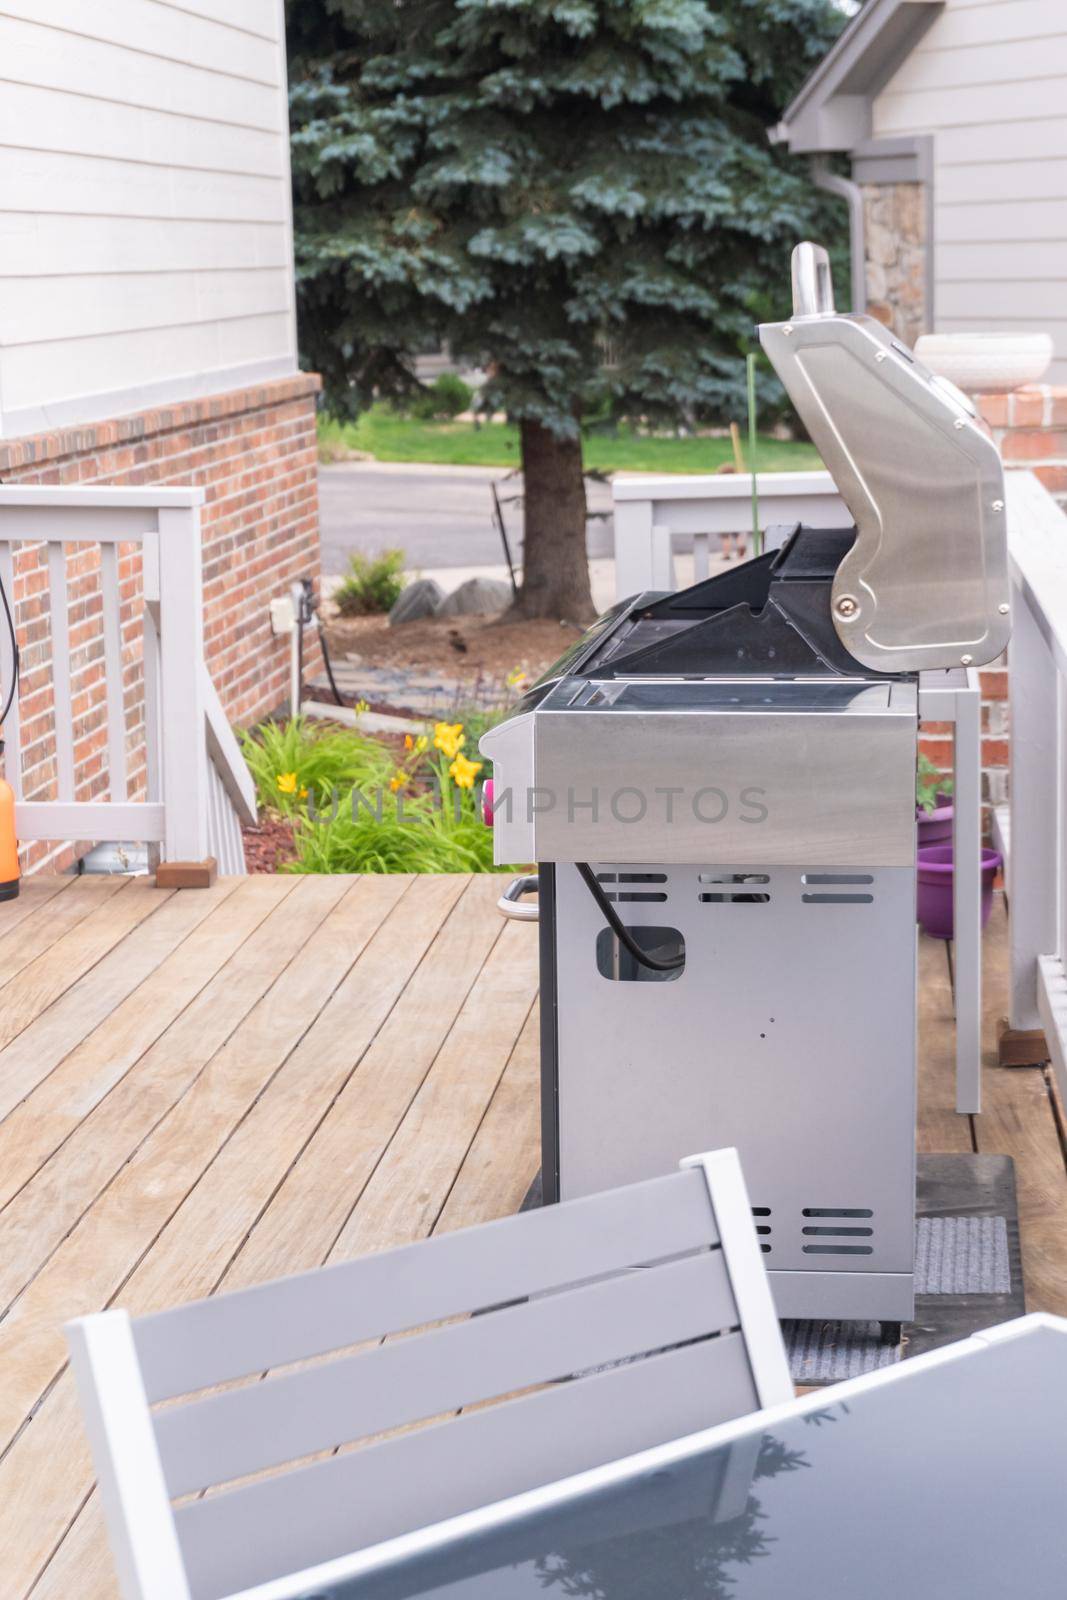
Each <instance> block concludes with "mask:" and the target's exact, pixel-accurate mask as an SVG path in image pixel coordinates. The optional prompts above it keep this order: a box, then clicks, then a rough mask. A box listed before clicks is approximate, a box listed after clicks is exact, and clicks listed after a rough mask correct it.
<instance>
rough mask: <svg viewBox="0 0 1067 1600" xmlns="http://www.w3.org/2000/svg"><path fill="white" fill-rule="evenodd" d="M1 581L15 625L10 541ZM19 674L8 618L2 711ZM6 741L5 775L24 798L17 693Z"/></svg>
mask: <svg viewBox="0 0 1067 1600" xmlns="http://www.w3.org/2000/svg"><path fill="white" fill-rule="evenodd" d="M0 582H2V583H3V585H4V593H5V594H6V595H7V603H8V605H9V607H10V608H11V620H12V623H14V622H15V620H16V619H15V554H14V550H13V549H12V547H11V544H10V542H9V541H8V540H7V539H5V540H3V541H2V542H0ZM14 673H15V659H14V655H13V653H12V649H11V639H10V636H9V634H8V628H7V618H6V617H4V618H2V619H0V694H2V696H3V698H2V699H0V709H2V707H3V701H4V700H6V699H7V697H8V694H9V693H10V690H11V682H12V678H13V677H14ZM0 736H2V737H3V740H4V773H5V775H6V777H7V781H8V783H9V784H10V785H11V787H12V789H14V791H15V799H16V800H21V798H22V744H21V739H20V728H19V697H18V695H17V694H16V695H15V696H14V697H13V699H12V701H11V710H10V711H9V712H8V714H7V721H6V722H5V723H4V726H3V730H2V735H0Z"/></svg>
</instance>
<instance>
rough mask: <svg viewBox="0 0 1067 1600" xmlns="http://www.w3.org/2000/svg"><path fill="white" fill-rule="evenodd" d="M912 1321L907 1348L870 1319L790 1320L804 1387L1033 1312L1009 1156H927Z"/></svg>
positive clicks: (793, 1361) (795, 1368)
mask: <svg viewBox="0 0 1067 1600" xmlns="http://www.w3.org/2000/svg"><path fill="white" fill-rule="evenodd" d="M916 1213H917V1215H916V1221H915V1269H916V1270H915V1321H914V1322H910V1323H906V1324H905V1325H904V1328H903V1330H902V1334H903V1337H902V1339H901V1342H900V1344H886V1343H885V1342H884V1340H883V1339H882V1336H881V1330H880V1328H879V1326H878V1324H877V1323H876V1322H875V1323H870V1322H783V1324H782V1333H783V1335H784V1337H785V1344H786V1349H787V1351H788V1353H789V1364H790V1367H791V1369H792V1373H793V1377H794V1379H795V1380H796V1382H797V1383H810V1384H819V1383H836V1382H838V1381H839V1380H840V1379H841V1378H853V1377H856V1376H858V1374H859V1373H861V1372H873V1371H874V1370H875V1368H877V1367H888V1366H892V1365H893V1363H894V1362H896V1361H900V1360H902V1359H905V1358H906V1357H908V1356H916V1355H920V1354H921V1353H922V1352H923V1351H924V1350H936V1349H937V1348H938V1347H939V1346H940V1345H943V1344H951V1343H952V1341H953V1340H954V1339H965V1338H967V1336H968V1335H969V1334H972V1333H977V1332H978V1331H979V1330H980V1329H981V1328H991V1327H993V1326H994V1325H995V1324H996V1323H998V1322H1007V1321H1009V1320H1010V1319H1011V1318H1012V1317H1021V1316H1022V1315H1023V1313H1024V1311H1025V1310H1026V1303H1025V1298H1024V1294H1023V1273H1022V1259H1021V1255H1020V1250H1019V1216H1018V1211H1017V1209H1016V1204H1015V1164H1014V1162H1013V1161H1012V1159H1011V1157H1010V1156H979V1155H951V1156H949V1155H945V1156H935V1155H921V1156H920V1157H919V1164H918V1184H917V1189H916Z"/></svg>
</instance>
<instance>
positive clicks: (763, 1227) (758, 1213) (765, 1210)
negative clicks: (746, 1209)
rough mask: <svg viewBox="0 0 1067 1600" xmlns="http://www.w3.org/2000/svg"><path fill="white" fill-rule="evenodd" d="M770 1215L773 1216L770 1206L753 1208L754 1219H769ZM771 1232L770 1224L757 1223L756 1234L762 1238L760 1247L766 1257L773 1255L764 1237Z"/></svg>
mask: <svg viewBox="0 0 1067 1600" xmlns="http://www.w3.org/2000/svg"><path fill="white" fill-rule="evenodd" d="M770 1214H771V1208H770V1206H753V1207H752V1215H753V1216H754V1217H769V1216H770ZM770 1231H771V1225H770V1223H769V1222H757V1223H756V1232H757V1233H758V1234H759V1235H760V1236H761V1237H760V1242H759V1247H760V1249H761V1250H762V1251H763V1254H764V1255H765V1256H769V1255H770V1253H771V1247H770V1244H769V1243H768V1241H767V1239H766V1237H764V1236H765V1235H767V1234H769V1233H770Z"/></svg>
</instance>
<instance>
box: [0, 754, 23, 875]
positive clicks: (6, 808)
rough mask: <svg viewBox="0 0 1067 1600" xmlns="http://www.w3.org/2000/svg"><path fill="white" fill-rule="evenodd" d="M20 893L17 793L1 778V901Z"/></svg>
mask: <svg viewBox="0 0 1067 1600" xmlns="http://www.w3.org/2000/svg"><path fill="white" fill-rule="evenodd" d="M18 892H19V847H18V840H17V838H16V837H15V791H14V790H13V789H12V787H11V785H10V784H9V783H6V782H5V781H4V779H3V778H0V900H14V898H15V896H16V895H17V894H18Z"/></svg>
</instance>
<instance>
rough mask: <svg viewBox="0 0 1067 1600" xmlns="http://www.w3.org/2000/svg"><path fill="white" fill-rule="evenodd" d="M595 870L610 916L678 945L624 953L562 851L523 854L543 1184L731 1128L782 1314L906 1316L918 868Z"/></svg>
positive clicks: (566, 1185) (663, 1154) (663, 1159)
mask: <svg viewBox="0 0 1067 1600" xmlns="http://www.w3.org/2000/svg"><path fill="white" fill-rule="evenodd" d="M596 871H597V875H598V877H599V878H600V879H601V882H602V887H603V889H604V892H605V893H606V894H608V895H609V896H612V895H614V896H615V897H616V898H615V908H616V910H617V912H618V913H619V915H620V916H621V917H622V919H623V921H624V922H625V923H626V925H627V927H629V928H631V929H638V930H650V931H648V932H647V943H648V947H649V948H650V949H658V950H660V951H661V952H664V953H666V952H671V953H673V952H674V951H675V950H677V949H678V948H679V945H680V943H681V942H683V941H684V952H685V965H684V968H683V969H682V970H681V971H680V972H678V973H677V974H674V973H672V974H670V975H663V974H657V973H653V972H651V971H650V970H649V969H647V968H642V967H640V966H638V965H637V964H636V963H635V962H634V961H633V960H632V958H629V957H628V956H627V955H626V952H625V951H620V950H619V948H618V941H617V940H616V939H615V938H614V936H613V935H612V934H611V931H610V930H609V929H606V928H605V926H604V920H603V918H602V916H601V915H600V913H599V911H598V909H597V906H596V905H595V903H594V901H593V900H592V898H591V897H590V895H589V892H588V890H587V888H586V886H585V884H584V883H583V882H582V881H581V879H580V878H579V876H578V873H577V870H576V868H575V867H574V866H573V865H571V864H569V863H559V864H556V865H552V866H550V865H548V864H545V865H543V866H542V867H541V869H540V877H541V891H540V903H541V938H542V988H543V996H544V999H543V1002H542V1004H543V1007H544V1010H543V1015H542V1028H543V1034H542V1045H543V1049H542V1073H543V1083H542V1106H543V1112H544V1115H543V1123H542V1134H543V1137H542V1157H543V1179H542V1181H543V1183H544V1184H545V1188H546V1194H549V1195H553V1196H555V1197H558V1198H562V1199H572V1198H574V1197H575V1196H578V1195H582V1194H588V1193H593V1192H595V1191H597V1190H599V1189H603V1188H608V1187H610V1186H612V1185H614V1184H617V1183H626V1182H630V1181H633V1180H634V1179H637V1178H644V1177H650V1176H653V1175H655V1174H658V1173H662V1172H669V1171H670V1170H671V1169H672V1167H673V1166H674V1165H675V1164H676V1163H677V1161H678V1159H679V1158H680V1157H681V1156H682V1155H684V1154H685V1153H686V1152H687V1151H689V1150H695V1149H704V1148H715V1147H721V1146H724V1145H735V1146H736V1147H737V1149H738V1150H739V1151H740V1154H741V1160H742V1163H743V1166H744V1170H745V1175H746V1180H747V1183H748V1189H749V1193H750V1196H751V1198H752V1203H753V1206H754V1208H755V1209H756V1218H755V1220H756V1226H757V1227H758V1228H759V1229H760V1241H761V1244H762V1246H763V1248H764V1252H765V1256H766V1264H767V1267H768V1269H769V1272H770V1275H771V1283H772V1287H773V1290H774V1294H775V1300H776V1303H777V1306H778V1311H779V1314H780V1315H781V1316H785V1317H813V1316H825V1317H842V1318H875V1319H880V1320H885V1321H900V1320H906V1319H907V1318H909V1317H910V1316H911V1315H912V1310H913V1289H912V1273H913V1248H914V1246H913V1236H914V1221H915V1207H914V1195H915V1137H914V1128H915V874H914V869H913V868H911V867H899V866H897V867H876V866H872V867H869V868H868V870H867V871H861V870H859V869H858V868H857V867H856V866H855V865H854V864H850V865H848V866H847V867H837V868H831V867H828V866H827V865H826V864H825V863H820V864H819V865H818V866H817V867H813V866H812V865H811V863H809V862H800V863H797V864H796V865H776V864H771V863H767V862H761V861H760V860H759V859H756V860H752V861H740V862H738V861H731V862H725V863H723V862H718V863H715V862H709V861H707V860H705V861H702V862H700V863H678V864H670V865H665V864H663V863H656V862H644V863H640V864H637V865H634V864H622V863H598V864H597V865H596ZM634 880H639V881H634ZM546 1002H547V1003H546Z"/></svg>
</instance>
